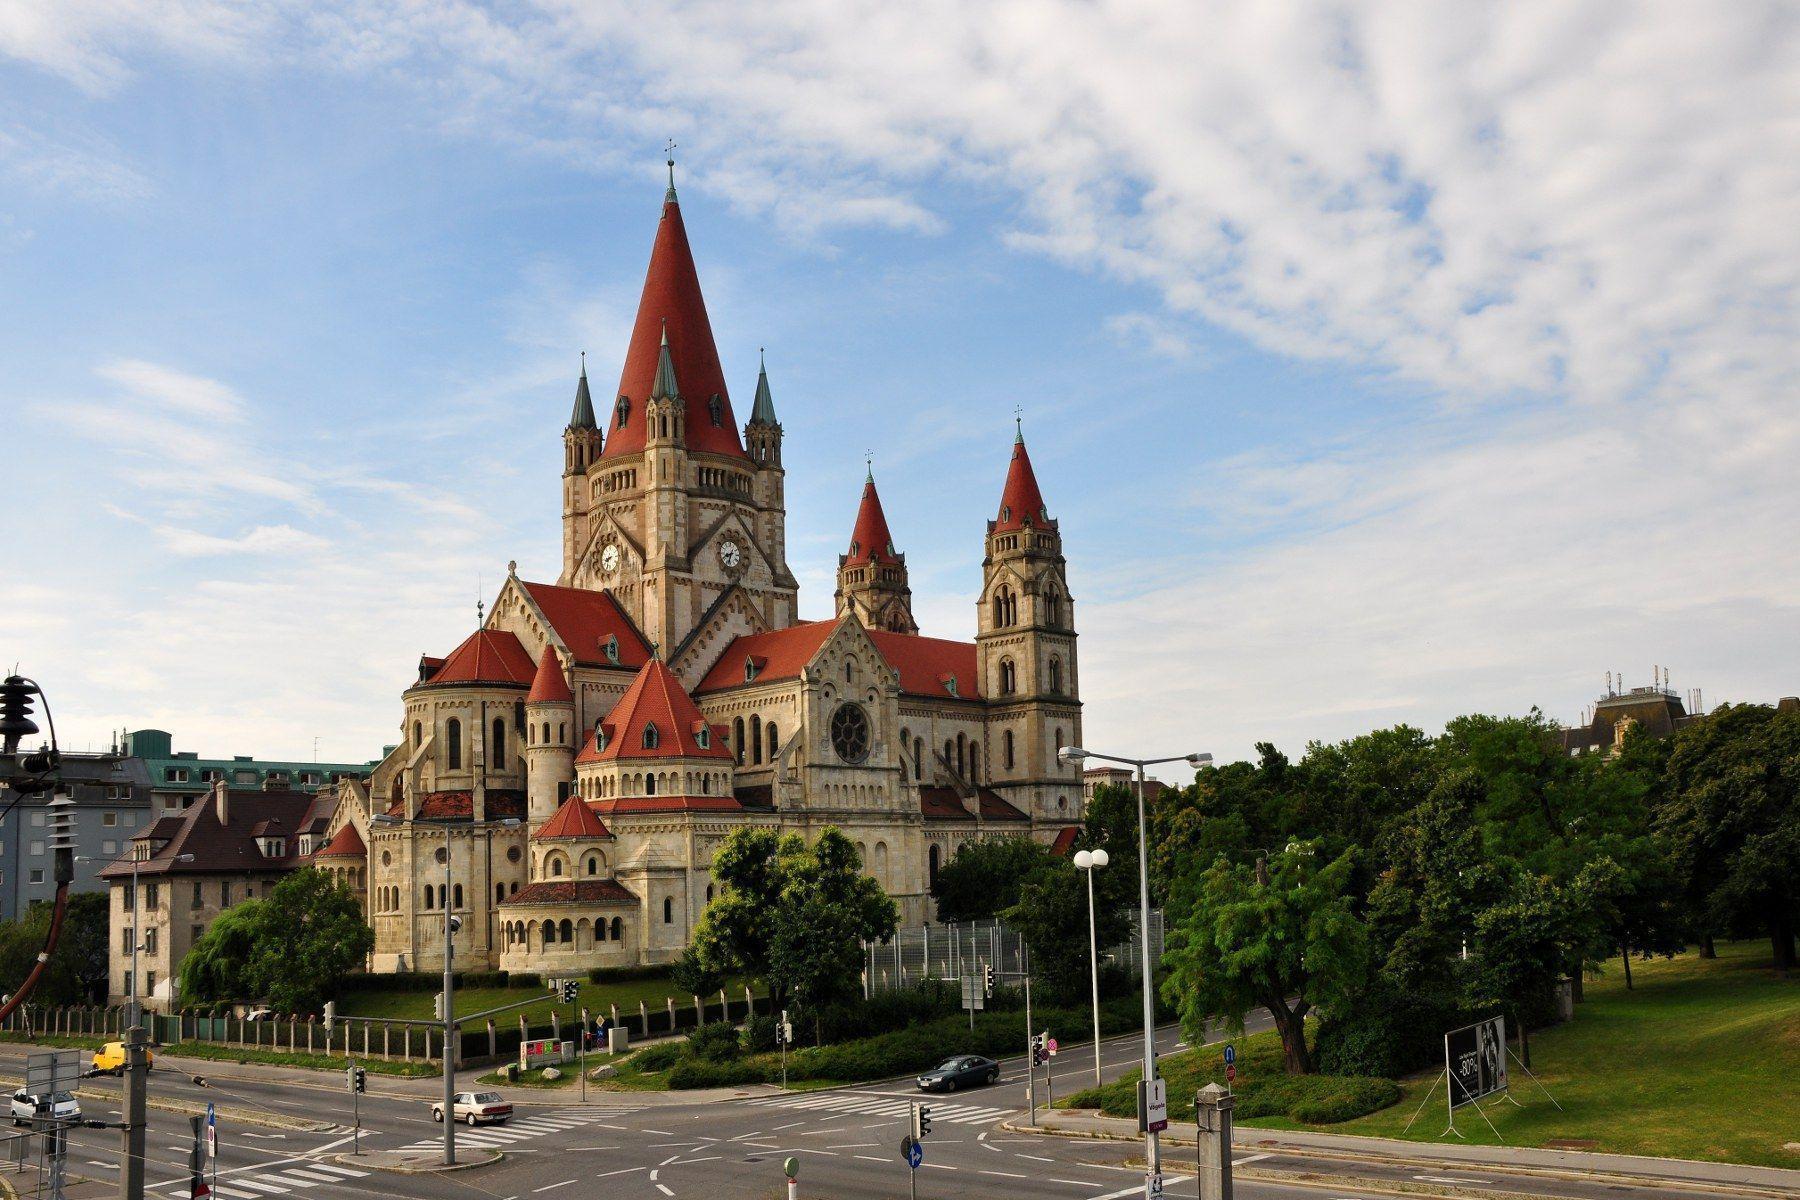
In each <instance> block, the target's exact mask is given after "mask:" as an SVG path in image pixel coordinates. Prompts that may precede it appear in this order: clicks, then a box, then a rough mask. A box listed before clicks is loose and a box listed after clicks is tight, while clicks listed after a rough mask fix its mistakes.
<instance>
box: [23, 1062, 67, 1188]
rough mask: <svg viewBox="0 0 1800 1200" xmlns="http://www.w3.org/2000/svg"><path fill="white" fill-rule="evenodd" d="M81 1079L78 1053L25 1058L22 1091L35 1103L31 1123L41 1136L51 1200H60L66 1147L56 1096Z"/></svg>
mask: <svg viewBox="0 0 1800 1200" xmlns="http://www.w3.org/2000/svg"><path fill="white" fill-rule="evenodd" d="M80 1078H81V1051H79V1050H52V1051H49V1052H47V1053H41V1054H31V1055H27V1056H26V1058H25V1090H26V1091H27V1092H30V1093H31V1095H32V1096H34V1097H35V1098H36V1100H37V1113H36V1115H35V1116H34V1118H33V1120H32V1123H31V1124H32V1128H33V1129H35V1130H38V1131H40V1132H42V1133H43V1135H44V1148H45V1150H46V1151H47V1152H48V1153H47V1157H48V1158H49V1160H50V1188H49V1192H50V1196H51V1197H52V1200H62V1195H63V1171H64V1167H65V1165H66V1164H67V1161H68V1145H69V1143H68V1138H67V1129H66V1124H65V1122H63V1121H61V1120H58V1119H57V1116H56V1097H57V1095H58V1094H59V1093H62V1092H73V1091H74V1090H75V1088H76V1087H77V1086H78V1081H79V1080H80Z"/></svg>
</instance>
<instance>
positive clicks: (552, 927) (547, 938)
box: [544, 921, 556, 946]
mask: <svg viewBox="0 0 1800 1200" xmlns="http://www.w3.org/2000/svg"><path fill="white" fill-rule="evenodd" d="M544 945H546V946H554V945H556V922H555V921H545V922H544Z"/></svg>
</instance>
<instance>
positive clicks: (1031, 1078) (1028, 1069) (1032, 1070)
mask: <svg viewBox="0 0 1800 1200" xmlns="http://www.w3.org/2000/svg"><path fill="white" fill-rule="evenodd" d="M1019 953H1020V957H1021V958H1023V959H1024V962H1023V963H1022V964H1021V965H1022V966H1023V967H1024V968H1025V1079H1026V1083H1025V1115H1026V1117H1027V1118H1028V1119H1029V1120H1030V1123H1031V1124H1033V1125H1036V1124H1037V1053H1036V1046H1037V1043H1036V1042H1035V1041H1033V1040H1032V1039H1033V1038H1034V1037H1035V1036H1036V1035H1035V1034H1033V1033H1032V1032H1031V947H1030V946H1028V945H1025V944H1024V943H1020V951H1019Z"/></svg>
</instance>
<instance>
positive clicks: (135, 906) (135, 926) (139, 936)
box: [75, 846, 194, 1029]
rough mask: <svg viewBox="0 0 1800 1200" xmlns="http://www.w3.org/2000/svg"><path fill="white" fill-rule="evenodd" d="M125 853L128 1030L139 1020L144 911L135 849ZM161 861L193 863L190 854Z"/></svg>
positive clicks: (81, 857) (82, 857)
mask: <svg viewBox="0 0 1800 1200" xmlns="http://www.w3.org/2000/svg"><path fill="white" fill-rule="evenodd" d="M125 853H126V854H129V855H130V856H131V975H130V978H129V979H128V980H127V981H126V982H128V983H129V984H130V985H131V986H130V987H129V988H128V989H126V990H127V991H128V993H129V995H128V996H127V998H126V1001H125V1014H126V1019H125V1028H127V1029H130V1028H131V1027H132V1026H133V1025H136V1024H137V1023H138V1020H139V1015H138V1007H139V1006H138V959H137V956H138V949H139V943H140V942H142V941H143V940H144V917H143V911H144V910H143V905H142V904H141V903H140V902H139V900H138V862H139V861H140V860H139V858H138V856H137V847H136V846H131V847H130V848H129V849H128V850H126V851H125ZM75 861H76V862H90V863H91V862H100V863H106V864H107V865H109V866H110V865H112V864H114V863H117V862H118V861H119V860H118V859H117V858H105V857H99V858H96V857H94V856H93V855H89V854H77V855H76V856H75ZM163 861H164V862H176V863H190V862H193V861H194V856H193V855H191V854H177V855H176V856H175V857H173V858H165V859H163Z"/></svg>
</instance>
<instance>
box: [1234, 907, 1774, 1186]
mask: <svg viewBox="0 0 1800 1200" xmlns="http://www.w3.org/2000/svg"><path fill="white" fill-rule="evenodd" d="M1718 951H1719V957H1718V958H1716V959H1710V960H1709V959H1703V958H1701V957H1700V956H1699V955H1698V954H1697V953H1695V952H1692V951H1689V952H1688V953H1686V954H1683V955H1680V956H1678V957H1676V958H1674V959H1668V960H1657V961H1654V962H1635V963H1633V964H1632V977H1633V982H1634V983H1635V984H1636V987H1635V989H1634V990H1631V991H1627V990H1626V989H1625V975H1624V971H1623V969H1622V968H1621V966H1620V964H1619V963H1618V962H1616V961H1615V962H1612V963H1610V964H1608V966H1607V969H1606V973H1605V974H1604V975H1603V976H1601V977H1600V978H1599V979H1595V980H1589V981H1588V983H1587V987H1586V991H1587V997H1586V999H1585V1000H1584V1001H1583V1002H1582V1003H1581V1004H1578V1005H1576V1006H1575V1019H1574V1020H1573V1021H1571V1022H1569V1023H1567V1024H1565V1025H1560V1026H1557V1027H1556V1028H1554V1029H1546V1030H1544V1031H1542V1032H1541V1033H1533V1034H1531V1063H1532V1069H1533V1071H1534V1072H1535V1073H1536V1074H1537V1076H1538V1078H1539V1079H1540V1080H1542V1081H1543V1084H1544V1086H1545V1087H1546V1088H1548V1089H1549V1091H1550V1093H1551V1094H1552V1095H1553V1096H1555V1097H1556V1099H1557V1101H1558V1102H1559V1103H1561V1105H1562V1111H1560V1112H1559V1111H1557V1109H1556V1107H1555V1106H1554V1105H1552V1104H1551V1103H1550V1102H1549V1101H1548V1100H1546V1099H1545V1098H1544V1093H1543V1092H1541V1091H1539V1090H1538V1088H1537V1087H1536V1085H1534V1084H1533V1083H1532V1082H1531V1080H1530V1078H1528V1077H1527V1076H1526V1075H1525V1073H1524V1072H1523V1071H1520V1070H1519V1069H1518V1066H1517V1064H1513V1065H1512V1071H1511V1085H1512V1088H1511V1090H1512V1094H1513V1097H1514V1099H1516V1100H1517V1101H1518V1102H1519V1104H1521V1105H1523V1107H1515V1106H1514V1105H1513V1104H1510V1103H1508V1102H1507V1101H1506V1100H1505V1099H1499V1100H1497V1101H1489V1102H1487V1103H1485V1104H1483V1105H1482V1109H1483V1111H1485V1112H1486V1113H1487V1115H1488V1118H1489V1119H1490V1120H1492V1121H1493V1123H1494V1130H1498V1131H1499V1137H1500V1138H1503V1139H1504V1140H1505V1143H1506V1144H1507V1145H1511V1146H1544V1147H1551V1148H1563V1149H1579V1150H1598V1151H1604V1152H1608V1153H1615V1154H1650V1155H1659V1156H1663V1157H1670V1158H1694V1159H1705V1160H1710V1161H1716V1162H1737V1163H1749V1164H1753V1165H1758V1166H1770V1167H1800V1151H1796V1150H1788V1149H1785V1148H1784V1146H1785V1144H1786V1143H1789V1142H1800V1116H1797V1115H1796V1113H1797V1112H1800V1082H1797V1081H1800V974H1796V975H1795V976H1793V977H1791V978H1789V979H1782V978H1780V977H1778V976H1777V975H1776V974H1775V972H1774V970H1773V969H1772V967H1771V959H1770V954H1769V943H1768V942H1767V941H1762V942H1740V943H1734V944H1733V943H1721V944H1720V946H1719V947H1718ZM1514 1045H1515V1047H1516V1045H1517V1042H1516V1041H1515V1043H1514ZM1404 1084H1405V1095H1404V1096H1402V1097H1401V1100H1400V1103H1398V1104H1396V1105H1395V1106H1393V1107H1392V1108H1389V1109H1384V1110H1383V1111H1381V1112H1378V1113H1373V1114H1371V1115H1369V1116H1366V1117H1363V1118H1361V1119H1360V1120H1355V1121H1350V1122H1347V1123H1345V1124H1342V1125H1338V1126H1334V1127H1333V1128H1334V1132H1338V1133H1357V1134H1366V1135H1370V1136H1374V1137H1402V1136H1404V1137H1407V1138H1408V1139H1409V1140H1414V1141H1436V1140H1438V1136H1439V1134H1440V1133H1441V1132H1442V1131H1443V1129H1444V1120H1445V1113H1444V1098H1443V1097H1444V1090H1443V1085H1442V1084H1441V1083H1439V1082H1438V1080H1437V1074H1436V1072H1435V1071H1434V1072H1432V1073H1431V1074H1429V1075H1427V1074H1420V1075H1418V1076H1415V1077H1412V1078H1409V1079H1407V1080H1405V1081H1404ZM1428 1090H1431V1091H1432V1095H1431V1099H1430V1102H1429V1103H1427V1104H1426V1105H1425V1111H1424V1112H1423V1113H1422V1114H1421V1115H1420V1116H1419V1119H1418V1121H1417V1122H1416V1123H1415V1124H1414V1125H1413V1127H1412V1132H1411V1133H1409V1134H1402V1132H1401V1131H1402V1129H1403V1127H1404V1126H1405V1125H1406V1122H1407V1120H1408V1118H1410V1117H1411V1116H1412V1114H1413V1110H1414V1109H1416V1108H1418V1107H1419V1104H1420V1101H1422V1100H1424V1099H1425V1096H1426V1092H1427V1091H1428ZM1255 1124H1258V1125H1277V1126H1280V1125H1281V1123H1280V1122H1278V1121H1269V1120H1259V1121H1256V1122H1255ZM1285 1127H1289V1128H1293V1127H1295V1126H1293V1125H1288V1126H1285ZM1456 1128H1457V1129H1458V1130H1459V1131H1461V1132H1462V1133H1463V1135H1464V1136H1465V1137H1467V1138H1468V1140H1469V1141H1470V1142H1472V1143H1475V1144H1478V1145H1493V1144H1495V1142H1496V1137H1495V1132H1494V1130H1491V1129H1489V1128H1488V1123H1487V1121H1484V1120H1482V1118H1481V1114H1480V1113H1477V1112H1476V1111H1475V1110H1474V1109H1473V1108H1470V1107H1465V1108H1459V1109H1457V1110H1456ZM1454 1137H1455V1135H1454V1134H1452V1135H1451V1138H1452V1139H1454Z"/></svg>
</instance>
